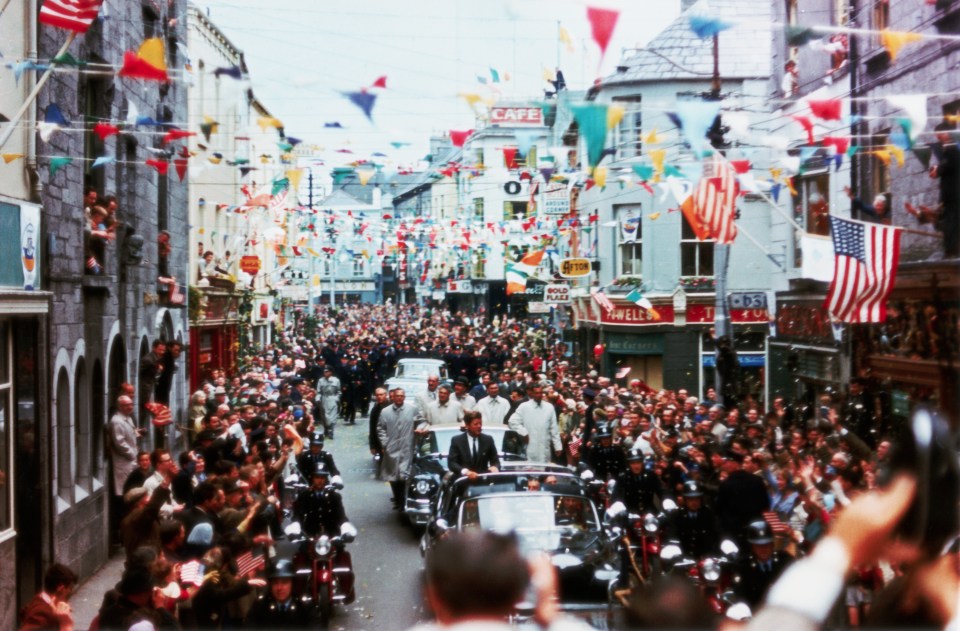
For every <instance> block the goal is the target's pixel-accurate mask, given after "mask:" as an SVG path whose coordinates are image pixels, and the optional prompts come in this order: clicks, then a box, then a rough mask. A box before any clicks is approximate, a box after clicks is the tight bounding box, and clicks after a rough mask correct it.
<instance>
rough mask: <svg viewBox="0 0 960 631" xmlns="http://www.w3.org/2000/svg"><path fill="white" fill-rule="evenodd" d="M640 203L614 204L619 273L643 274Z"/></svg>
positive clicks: (629, 274)
mask: <svg viewBox="0 0 960 631" xmlns="http://www.w3.org/2000/svg"><path fill="white" fill-rule="evenodd" d="M641 209H642V206H641V205H640V204H630V205H624V206H615V207H614V212H615V213H616V217H617V230H618V234H617V242H618V244H619V248H618V249H619V251H620V252H619V253H620V273H621V274H624V275H628V276H640V275H641V274H643V233H642V228H643V225H642V221H641Z"/></svg>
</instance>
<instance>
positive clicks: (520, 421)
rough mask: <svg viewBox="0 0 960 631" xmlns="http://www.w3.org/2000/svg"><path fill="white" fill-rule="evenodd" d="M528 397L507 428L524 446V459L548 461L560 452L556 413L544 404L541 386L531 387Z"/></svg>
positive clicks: (551, 407)
mask: <svg viewBox="0 0 960 631" xmlns="http://www.w3.org/2000/svg"><path fill="white" fill-rule="evenodd" d="M529 394H530V400H529V401H526V402H524V403H521V404H520V406H519V407H518V408H517V411H516V412H515V413H514V414H513V415H512V416H511V417H510V421H509V424H510V429H512V430H513V431H515V432H517V433H518V434H520V438H521V439H522V440H523V442H524V443H525V444H526V445H527V460H530V461H532V462H550V461H551V456H552V455H556V456H559V455H560V453H561V450H562V444H561V443H560V426H559V425H558V424H557V412H556V410H555V409H554V408H553V406H552V405H551V404H549V403H545V402H544V401H543V386H540V385H535V386H531V387H530V389H529ZM551 447H552V450H551Z"/></svg>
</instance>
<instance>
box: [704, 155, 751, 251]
mask: <svg viewBox="0 0 960 631" xmlns="http://www.w3.org/2000/svg"><path fill="white" fill-rule="evenodd" d="M703 166H704V173H703V177H701V178H700V182H699V183H698V184H697V188H696V190H695V191H694V193H693V204H694V208H695V209H696V213H697V216H698V217H699V218H700V221H702V222H703V224H704V225H705V226H706V228H707V229H708V230H709V231H710V236H712V237H713V238H714V239H716V240H717V243H733V240H734V239H735V238H736V237H737V226H736V225H735V224H734V223H733V220H734V216H735V214H736V210H737V195H739V194H740V186H739V184H738V183H737V174H736V172H735V171H734V170H733V167H731V166H730V164H729V163H728V162H727V161H726V160H725V159H723V158H721V157H718V156H714V157H713V160H712V161H711V162H709V163H704V165H703ZM698 238H699V235H698Z"/></svg>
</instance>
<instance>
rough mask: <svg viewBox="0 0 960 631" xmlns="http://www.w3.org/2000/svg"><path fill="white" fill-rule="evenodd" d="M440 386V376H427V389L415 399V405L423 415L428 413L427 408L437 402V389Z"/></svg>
mask: <svg viewBox="0 0 960 631" xmlns="http://www.w3.org/2000/svg"><path fill="white" fill-rule="evenodd" d="M439 386H440V375H427V389H426V390H424V391H423V392H420V393H418V394H417V396H416V397H414V403H415V404H416V406H417V409H418V410H420V413H421V414H424V415H425V414H426V413H427V406H428V405H430V404H431V403H433V402H434V401H436V400H437V388H438V387H439Z"/></svg>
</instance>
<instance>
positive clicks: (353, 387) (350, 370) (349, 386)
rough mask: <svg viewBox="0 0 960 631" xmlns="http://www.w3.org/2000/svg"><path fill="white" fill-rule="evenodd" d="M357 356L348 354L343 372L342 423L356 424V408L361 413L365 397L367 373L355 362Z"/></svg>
mask: <svg viewBox="0 0 960 631" xmlns="http://www.w3.org/2000/svg"><path fill="white" fill-rule="evenodd" d="M357 361H358V357H357V356H356V355H350V356H349V358H348V360H347V368H346V372H345V373H344V383H343V389H344V408H343V413H344V414H343V424H344V425H356V424H357V410H358V409H360V410H361V412H360V413H361V414H363V411H362V410H363V401H364V399H365V398H366V388H367V381H368V378H367V375H366V371H365V370H363V369H362V368H361V367H360V364H358V363H357Z"/></svg>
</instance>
